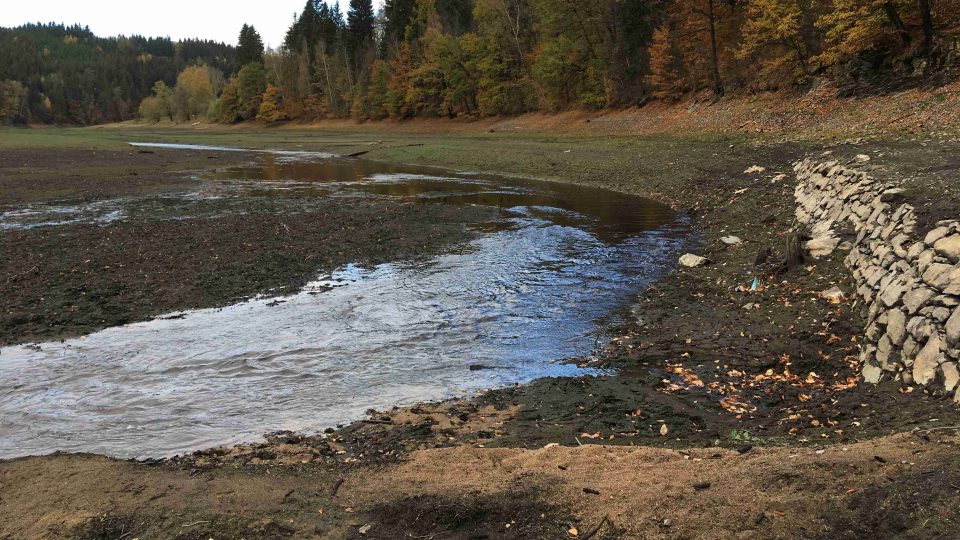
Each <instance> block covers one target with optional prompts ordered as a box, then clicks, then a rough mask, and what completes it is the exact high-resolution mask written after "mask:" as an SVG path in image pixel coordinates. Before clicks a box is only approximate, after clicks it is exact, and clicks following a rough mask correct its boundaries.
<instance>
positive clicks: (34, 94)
mask: <svg viewBox="0 0 960 540" xmlns="http://www.w3.org/2000/svg"><path fill="white" fill-rule="evenodd" d="M254 22H255V21H254ZM958 54H960V1H958V0H788V1H784V0H672V1H671V0H386V1H385V2H384V4H383V6H382V9H380V10H379V11H376V10H375V8H374V5H373V2H372V0H351V2H350V8H349V10H348V11H347V13H345V14H344V13H343V12H341V10H340V8H339V7H338V5H337V4H336V2H334V3H330V4H328V3H327V2H324V1H323V0H308V1H307V2H306V5H305V6H304V8H303V11H302V12H301V13H300V14H299V15H298V16H297V17H296V18H295V20H294V22H293V24H292V25H291V27H290V29H289V31H288V32H287V35H286V39H285V40H284V43H283V45H282V47H280V48H279V49H278V50H264V46H263V43H262V40H261V39H260V36H259V35H258V34H257V32H256V30H255V27H254V26H244V28H243V29H242V31H241V33H240V39H239V44H238V47H237V49H236V50H234V49H233V48H231V47H227V46H225V45H220V44H216V43H210V42H203V41H187V42H179V43H173V42H171V41H169V40H164V39H146V38H140V37H133V38H108V39H102V38H97V37H95V36H93V35H92V34H90V32H89V31H87V30H85V29H81V28H64V27H62V26H27V27H22V28H18V29H13V30H3V31H2V32H0V81H3V82H0V119H2V121H4V122H6V123H16V122H28V121H30V122H61V123H80V124H88V123H96V122H104V121H113V120H122V119H127V118H130V117H132V116H134V115H135V114H137V112H139V115H140V116H141V117H142V118H144V119H145V120H153V121H158V120H164V119H170V120H181V121H184V120H191V119H195V118H201V117H205V118H208V119H210V120H215V121H221V122H228V123H229V122H238V121H245V120H254V119H257V120H262V121H267V122H274V121H281V120H304V121H315V120H320V119H324V118H354V119H357V120H377V119H384V118H397V119H403V118H411V117H417V116H423V117H430V116H445V117H461V116H466V117H480V116H492V115H514V114H521V113H525V112H531V111H543V112H552V111H560V110H567V109H572V108H592V109H599V108H604V107H627V106H633V105H641V104H643V103H646V102H647V101H649V100H676V99H679V98H681V97H682V96H684V95H687V94H690V93H695V92H703V93H705V94H706V95H708V96H722V95H725V94H730V93H751V92H764V91H775V90H783V89H801V90H802V89H803V88H805V87H808V86H809V85H811V84H813V83H815V82H816V81H818V80H824V79H829V80H832V81H834V82H836V83H837V86H838V87H840V88H844V87H847V88H850V87H856V86H863V85H865V84H866V85H870V84H878V83H882V82H883V81H890V80H904V79H908V78H910V77H911V76H914V75H921V74H922V75H924V76H927V75H930V74H931V73H934V72H943V71H945V70H947V69H948V68H949V67H950V66H951V65H954V64H955V63H956V62H957V56H958ZM925 78H926V80H929V77H925ZM144 98H146V99H144ZM141 100H143V101H142V103H141Z"/></svg>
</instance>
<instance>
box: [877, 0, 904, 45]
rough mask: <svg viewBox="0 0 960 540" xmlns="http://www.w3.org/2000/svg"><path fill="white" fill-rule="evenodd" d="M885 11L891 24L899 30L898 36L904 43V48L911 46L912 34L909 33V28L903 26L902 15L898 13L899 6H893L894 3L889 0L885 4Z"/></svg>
mask: <svg viewBox="0 0 960 540" xmlns="http://www.w3.org/2000/svg"><path fill="white" fill-rule="evenodd" d="M883 10H884V11H885V12H886V13H887V19H889V20H890V24H892V25H893V27H894V28H895V29H896V30H897V35H898V36H900V41H901V42H902V43H903V46H904V48H906V46H907V45H910V41H911V40H910V32H907V27H906V26H905V25H904V24H903V19H901V18H900V14H899V13H897V6H895V5H893V2H892V1H890V0H887V1H886V2H884V3H883Z"/></svg>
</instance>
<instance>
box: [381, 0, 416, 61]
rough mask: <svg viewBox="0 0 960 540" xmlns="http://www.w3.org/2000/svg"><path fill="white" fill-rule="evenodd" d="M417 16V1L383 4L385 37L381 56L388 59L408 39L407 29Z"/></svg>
mask: <svg viewBox="0 0 960 540" xmlns="http://www.w3.org/2000/svg"><path fill="white" fill-rule="evenodd" d="M416 14H417V1H416V0H385V1H384V3H383V35H382V36H381V37H380V56H382V57H384V58H387V57H389V56H390V55H391V54H392V53H393V52H394V51H396V50H397V48H398V47H399V46H400V43H401V42H402V41H404V40H405V39H406V33H407V27H408V26H409V25H410V23H411V22H413V19H414V17H416Z"/></svg>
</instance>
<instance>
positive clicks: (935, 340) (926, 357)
mask: <svg viewBox="0 0 960 540" xmlns="http://www.w3.org/2000/svg"><path fill="white" fill-rule="evenodd" d="M940 345H941V340H940V336H939V335H936V334H934V335H932V336H930V339H928V340H927V344H926V345H924V346H923V349H921V350H920V354H918V355H917V358H916V360H915V361H914V362H913V380H914V381H916V383H917V384H920V385H923V386H926V385H927V384H930V382H931V381H932V380H933V379H934V377H935V376H936V374H937V367H939V366H940V364H942V363H943V362H944V361H945V360H946V358H944V356H943V352H941V350H940Z"/></svg>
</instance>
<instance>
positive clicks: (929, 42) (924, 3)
mask: <svg viewBox="0 0 960 540" xmlns="http://www.w3.org/2000/svg"><path fill="white" fill-rule="evenodd" d="M918 2H919V6H920V17H921V19H923V48H922V49H921V50H920V55H921V56H929V55H930V51H931V50H932V49H933V15H932V14H931V13H930V0H918Z"/></svg>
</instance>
